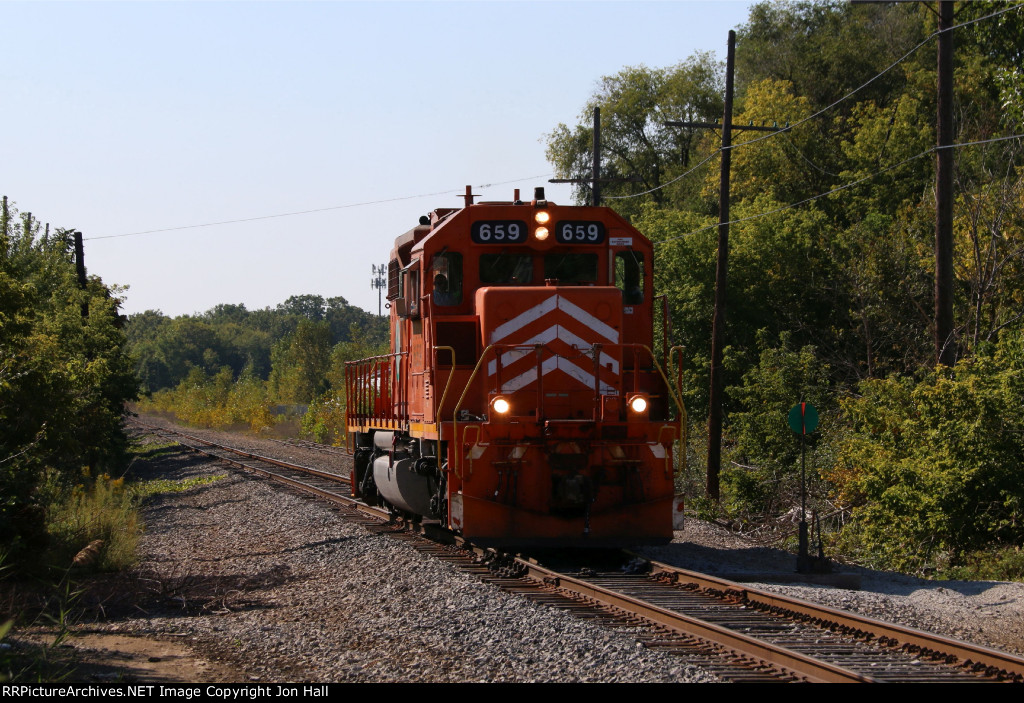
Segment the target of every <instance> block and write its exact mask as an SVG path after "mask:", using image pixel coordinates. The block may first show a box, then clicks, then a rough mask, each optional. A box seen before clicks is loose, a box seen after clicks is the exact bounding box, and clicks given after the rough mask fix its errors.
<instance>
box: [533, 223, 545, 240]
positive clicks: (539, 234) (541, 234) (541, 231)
mask: <svg viewBox="0 0 1024 703" xmlns="http://www.w3.org/2000/svg"><path fill="white" fill-rule="evenodd" d="M533 236H534V237H536V238H537V239H538V240H539V241H542V242H543V241H544V240H545V239H547V238H548V228H547V227H538V228H537V229H536V230H534V232H533Z"/></svg>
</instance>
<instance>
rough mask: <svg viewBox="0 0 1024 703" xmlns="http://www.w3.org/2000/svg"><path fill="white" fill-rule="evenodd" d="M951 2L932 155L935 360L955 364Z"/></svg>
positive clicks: (945, 7) (942, 36) (946, 7)
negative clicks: (933, 178)
mask: <svg viewBox="0 0 1024 703" xmlns="http://www.w3.org/2000/svg"><path fill="white" fill-rule="evenodd" d="M952 26H953V2H952V0H942V2H940V3H939V38H938V52H937V53H938V66H937V69H938V77H937V80H938V84H939V85H938V107H937V110H936V119H935V131H936V147H937V149H936V152H935V360H936V363H939V364H944V365H945V366H952V365H953V364H954V363H956V340H955V338H954V330H953V149H952V148H951V145H952V144H953V32H952V30H951V29H950V28H951V27H952Z"/></svg>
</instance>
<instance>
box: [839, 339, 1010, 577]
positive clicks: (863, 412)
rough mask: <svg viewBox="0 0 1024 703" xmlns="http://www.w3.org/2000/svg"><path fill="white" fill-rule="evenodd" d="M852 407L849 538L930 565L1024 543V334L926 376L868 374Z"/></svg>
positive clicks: (846, 483)
mask: <svg viewBox="0 0 1024 703" xmlns="http://www.w3.org/2000/svg"><path fill="white" fill-rule="evenodd" d="M859 390H860V392H861V395H860V396H859V397H853V398H849V399H847V400H846V401H845V402H844V403H843V410H844V413H845V414H846V416H847V422H848V424H849V426H850V434H849V436H847V437H846V438H845V439H844V440H843V441H842V442H841V443H840V445H839V446H838V455H837V461H836V463H835V465H834V466H833V467H832V469H831V470H830V472H829V478H830V479H831V480H832V481H833V482H834V484H835V486H836V489H837V493H838V496H839V498H840V500H842V501H843V502H844V503H845V504H847V505H848V506H850V507H852V508H853V515H854V518H855V525H854V526H851V527H850V528H848V530H849V534H847V535H845V536H844V540H845V541H846V542H847V543H849V544H851V545H857V547H858V548H859V549H860V550H861V551H862V552H867V553H870V554H873V555H874V559H875V560H876V561H877V563H878V565H882V566H888V567H894V568H898V569H903V570H909V571H916V572H925V571H928V570H931V569H935V568H939V566H940V565H941V564H948V565H949V567H951V568H955V567H958V566H962V565H964V564H966V563H967V562H968V561H970V560H971V559H972V558H974V557H972V556H970V555H972V554H977V553H980V552H983V551H984V550H989V549H993V548H995V549H1001V548H1002V547H1011V546H1017V545H1020V544H1021V541H1022V540H1024V482H1022V481H1021V475H1022V472H1024V418H1022V417H1021V412H1020V410H1021V408H1022V407H1024V334H1022V333H1021V332H1020V331H1018V332H1016V333H1013V334H1009V333H1007V334H1005V335H1004V339H1003V340H1001V341H1000V343H999V345H998V346H997V347H989V348H987V349H983V350H982V351H981V352H980V353H979V354H978V355H977V356H976V357H974V358H973V359H965V360H962V361H960V362H959V363H958V364H957V365H956V367H955V368H953V369H948V368H945V367H940V368H938V369H936V370H934V371H932V372H931V373H928V374H927V375H925V376H924V377H923V378H922V379H921V380H920V381H914V380H913V379H909V378H905V377H893V378H890V379H886V380H868V381H864V382H862V383H861V384H860V387H859Z"/></svg>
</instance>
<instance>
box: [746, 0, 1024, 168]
mask: <svg viewBox="0 0 1024 703" xmlns="http://www.w3.org/2000/svg"><path fill="white" fill-rule="evenodd" d="M1022 7H1024V3H1020V4H1018V5H1014V6H1012V7H1008V8H1006V9H1004V10H999V11H998V12H993V13H991V14H988V15H985V16H984V17H978V18H976V19H973V20H968V21H966V22H963V23H961V24H957V25H954V26H952V27H949V28H947V29H941V30H936V31H934V32H932V33H931V34H929V35H928V36H927V37H925V38H924V39H922V40H921V42H920V43H919V44H918V45H917V46H915V47H914V48H913V49H911V50H910V51H908V52H907V53H905V54H904V55H903V56H901V57H900V58H898V59H896V60H895V61H893V62H892V63H891V64H889V65H888V66H887V67H885V68H884V69H882V71H881V72H879V73H878V74H877V75H875V76H873V77H871V78H869V79H868V80H867V81H865V82H864V83H863V84H862V85H860V86H859V87H857V88H854V89H853V90H851V91H850V92H849V93H847V94H846V95H844V96H843V97H841V98H839V99H838V100H836V101H835V102H833V103H832V104H831V105H828V106H826V107H823V108H821V109H820V110H818V111H817V112H815V113H814V114H812V115H808V116H807V117H805V118H803V119H802V120H797V121H796V122H794V123H793V124H792V125H790V127H796V126H797V125H801V124H803V123H804V122H808V121H810V120H813V119H814V118H816V117H819V116H821V115H822V114H824V113H826V112H828V111H829V110H831V109H832V108H834V107H835V106H836V105H839V104H840V103H842V102H845V101H846V100H849V99H850V98H852V97H853V96H854V95H855V94H857V93H859V92H860V91H862V90H864V89H865V88H867V87H868V86H869V85H871V84H872V83H874V82H875V81H876V80H878V79H879V78H881V77H882V76H884V75H885V74H886V73H888V72H889V71H891V70H892V69H894V68H896V66H898V65H899V64H901V63H903V62H904V61H906V60H907V59H908V58H910V56H911V55H912V54H913V53H914V52H916V51H917V50H918V49H920V48H921V47H922V46H924V45H925V44H927V43H928V42H930V41H931V40H932V39H934V38H935V37H937V36H939V35H940V34H943V33H945V32H952V31H953V30H954V29H958V28H960V27H966V26H968V25H971V24H975V23H977V22H981V21H982V20H987V19H991V18H993V17H997V16H999V15H1002V14H1005V13H1007V12H1011V11H1013V10H1019V9H1020V8H1022ZM776 134H778V133H777V132H773V133H770V134H766V135H764V136H761V137H757V138H756V139H748V140H747V141H745V142H740V143H739V144H733V145H732V148H733V149H737V148H739V147H741V146H744V145H746V144H756V143H757V142H760V141H763V140H765V139H769V138H771V137H774V136H776Z"/></svg>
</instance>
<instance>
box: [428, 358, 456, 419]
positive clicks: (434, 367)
mask: <svg viewBox="0 0 1024 703" xmlns="http://www.w3.org/2000/svg"><path fill="white" fill-rule="evenodd" d="M442 349H445V350H447V351H449V352H451V354H452V370H451V372H450V373H449V374H448V380H447V381H445V384H444V392H443V393H441V402H439V403H438V404H437V412H435V413H434V420H435V422H436V421H437V416H438V415H439V414H440V413H441V409H442V408H443V407H444V401H445V398H447V397H448V388H449V387H450V386H451V385H452V378H454V377H455V347H446V346H438V347H434V357H435V358H436V357H437V352H438V351H440V350H442ZM436 370H437V364H436V363H435V364H433V365H432V366H431V367H430V372H431V374H434V373H435V372H436ZM434 385H435V386H436V385H437V384H436V376H435V383H434ZM439 436H440V435H439Z"/></svg>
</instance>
